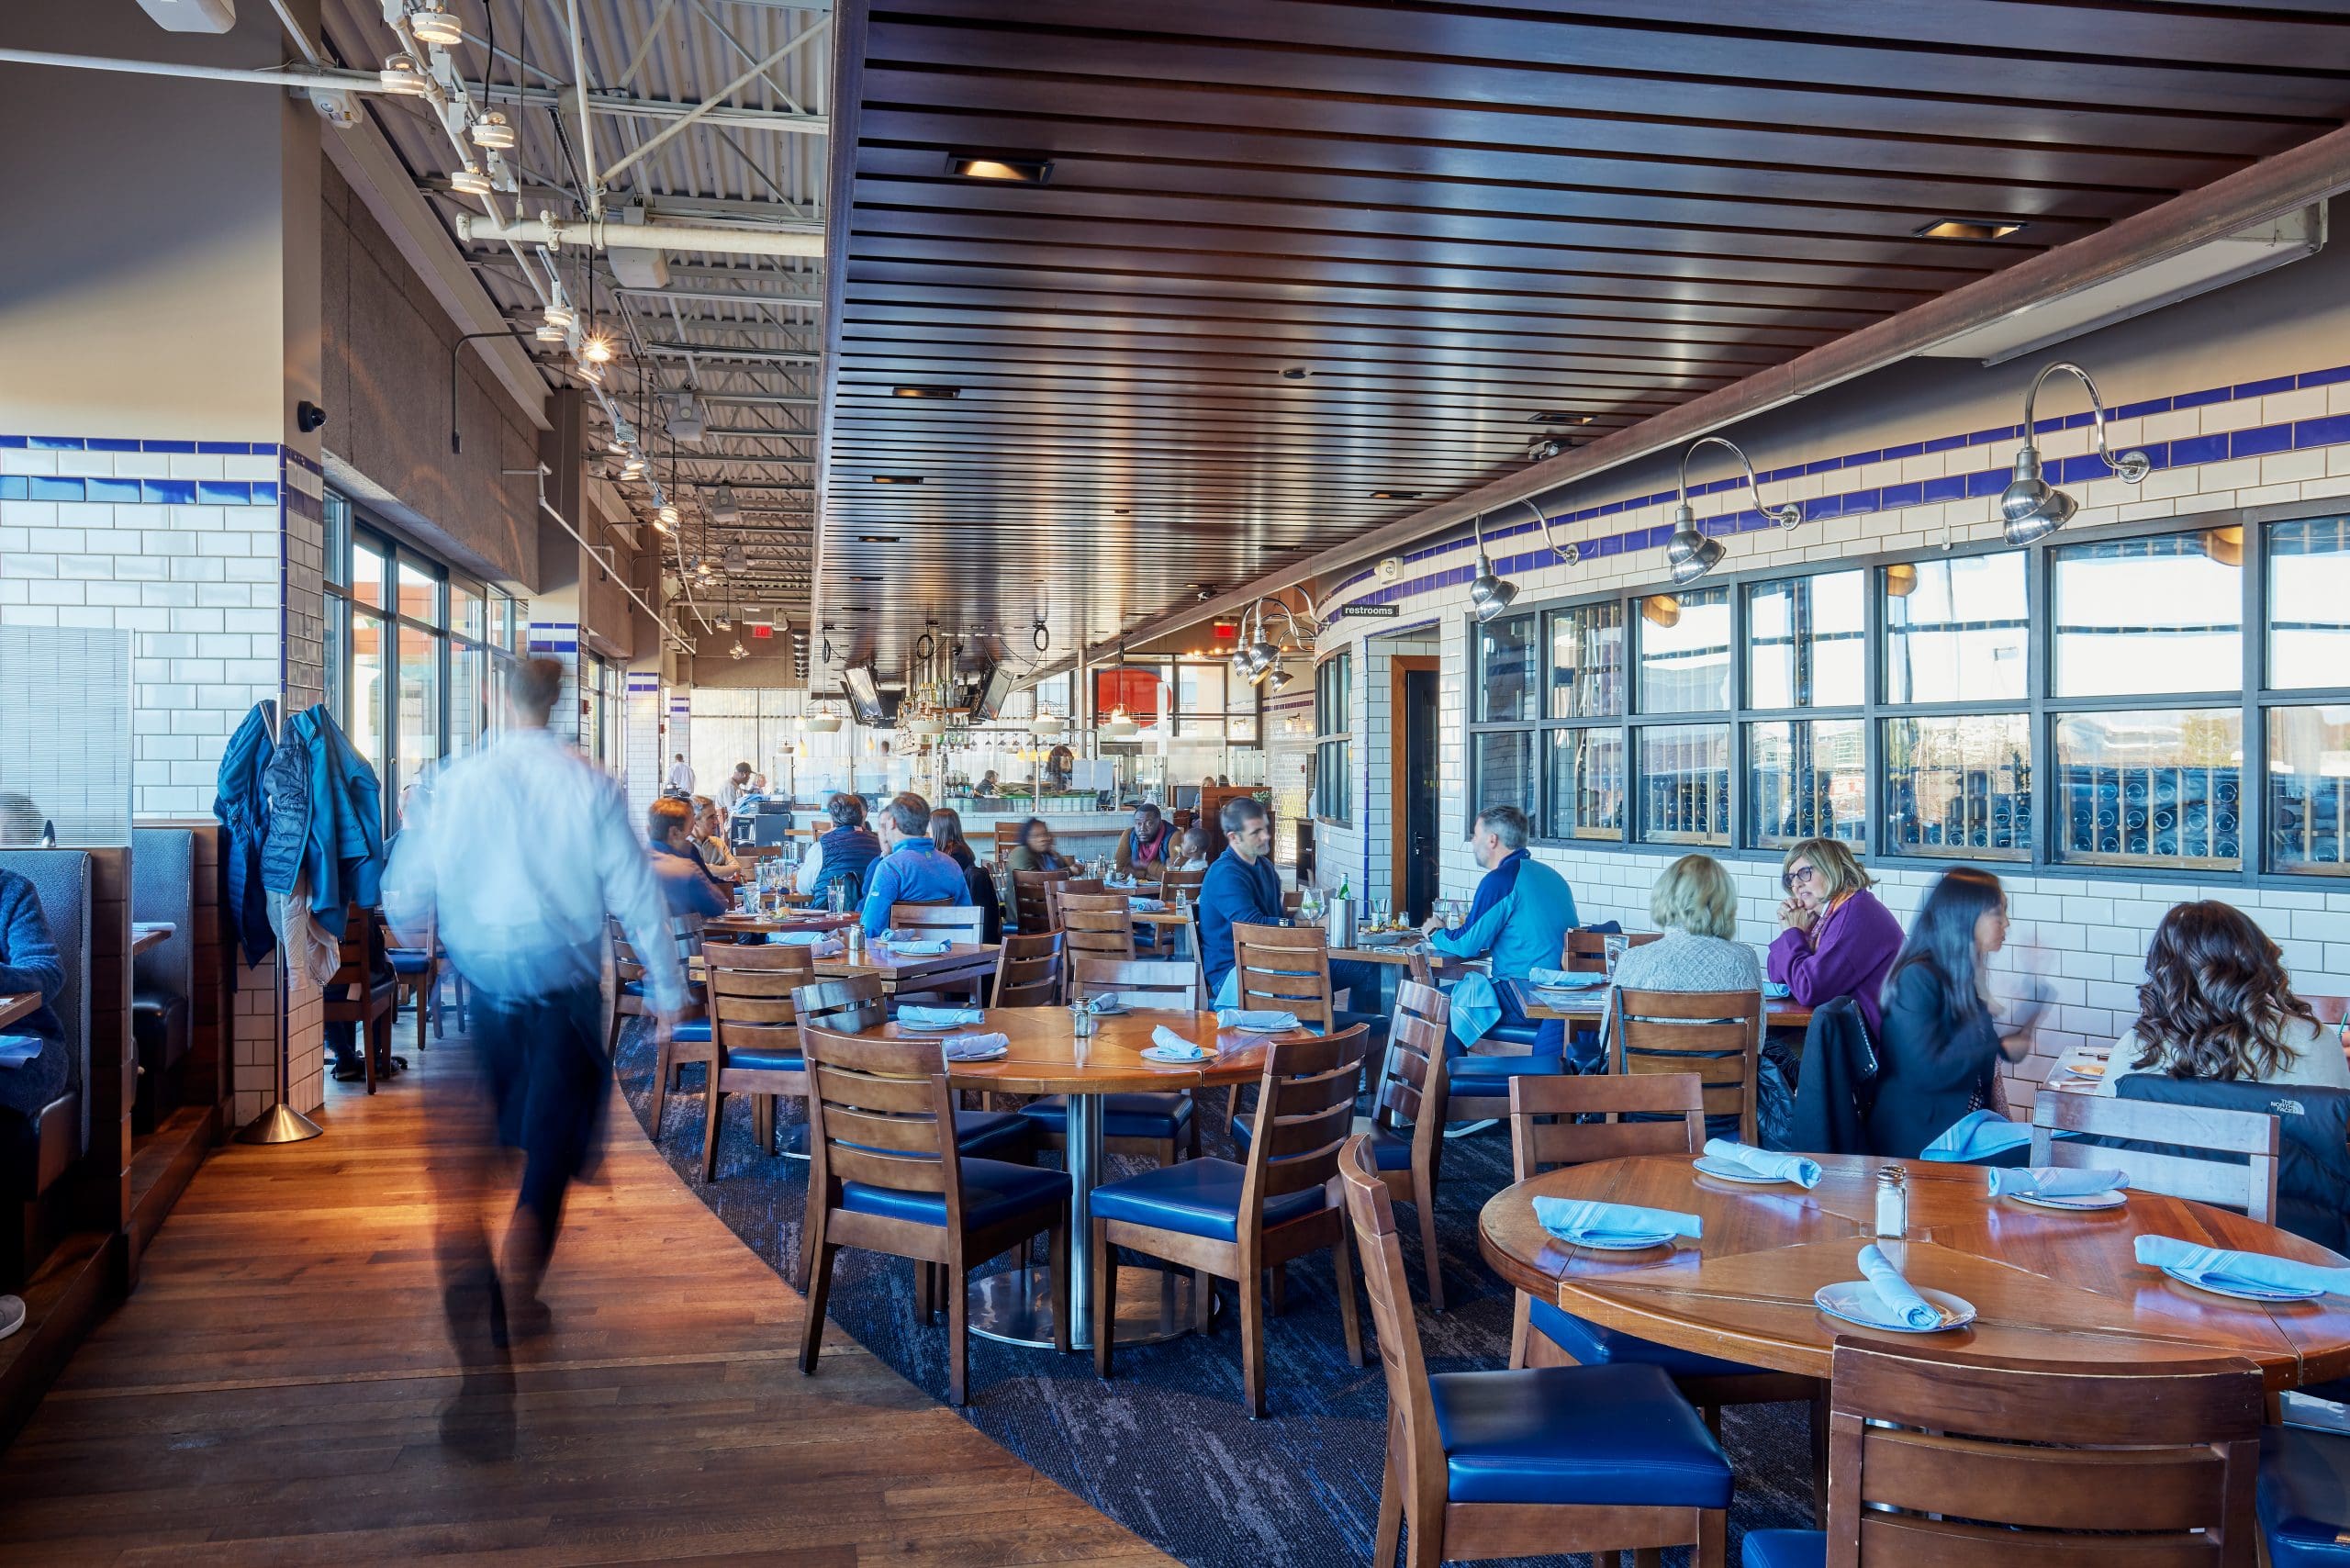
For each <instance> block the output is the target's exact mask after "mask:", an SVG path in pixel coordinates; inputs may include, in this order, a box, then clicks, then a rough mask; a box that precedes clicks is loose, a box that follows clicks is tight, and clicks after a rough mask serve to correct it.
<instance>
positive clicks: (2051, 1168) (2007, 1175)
mask: <svg viewBox="0 0 2350 1568" xmlns="http://www.w3.org/2000/svg"><path fill="white" fill-rule="evenodd" d="M2129 1184H2130V1175H2129V1172H2127V1171H2124V1170H2091V1169H2089V1168H2088V1167H2087V1166H2084V1167H2082V1168H2081V1169H2079V1170H2075V1169H2073V1168H2072V1167H2071V1166H2069V1165H2019V1166H2015V1167H2012V1168H2010V1169H2008V1170H1993V1171H1992V1172H1991V1195H1992V1196H1993V1197H1995V1198H1997V1197H2000V1196H2006V1197H2010V1198H2093V1197H2096V1196H2097V1195H2098V1193H2111V1192H2116V1191H2119V1190H2120V1189H2121V1188H2123V1187H2127V1186H2128V1185H2129Z"/></svg>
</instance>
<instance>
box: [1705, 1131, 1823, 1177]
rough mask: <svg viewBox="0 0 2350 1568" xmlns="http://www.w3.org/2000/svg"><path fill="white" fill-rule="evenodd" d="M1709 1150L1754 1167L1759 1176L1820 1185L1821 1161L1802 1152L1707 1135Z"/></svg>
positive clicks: (1712, 1154)
mask: <svg viewBox="0 0 2350 1568" xmlns="http://www.w3.org/2000/svg"><path fill="white" fill-rule="evenodd" d="M1706 1152H1707V1154H1708V1155H1710V1156H1712V1157H1713V1158H1714V1159H1726V1160H1728V1161H1729V1162H1730V1163H1731V1164H1732V1165H1736V1166H1740V1167H1741V1168H1743V1169H1745V1170H1751V1171H1753V1172H1754V1174H1756V1175H1757V1176H1769V1177H1771V1178H1773V1179H1774V1180H1776V1181H1780V1182H1794V1183H1795V1184H1796V1186H1798V1187H1806V1188H1808V1187H1817V1186H1818V1185H1819V1178H1820V1174H1821V1172H1820V1169H1819V1161H1818V1160H1817V1159H1805V1158H1804V1157H1803V1156H1802V1155H1800V1154H1780V1153H1778V1152H1776V1151H1774V1150H1772V1149H1767V1148H1755V1147H1754V1146H1753V1145H1752V1144H1751V1143H1732V1142H1731V1141H1730V1140H1729V1139H1728V1138H1721V1137H1709V1138H1707V1140H1706Z"/></svg>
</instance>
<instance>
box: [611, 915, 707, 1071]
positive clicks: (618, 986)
mask: <svg viewBox="0 0 2350 1568" xmlns="http://www.w3.org/2000/svg"><path fill="white" fill-rule="evenodd" d="M604 928H605V930H606V931H607V932H608V933H609V934H610V937H611V943H612V969H613V974H612V1004H611V1008H610V1011H609V1012H607V1013H606V1014H605V1015H604V1055H605V1056H606V1057H607V1058H610V1057H611V1056H612V1055H613V1054H614V1053H615V1052H617V1051H618V1050H619V1049H620V1043H621V1024H622V1023H624V1022H625V1021H627V1020H628V1019H631V1018H642V1017H643V1016H645V1015H646V1014H647V1013H648V1012H649V1011H650V1009H648V1008H647V1007H646V1006H645V1003H644V960H643V959H642V958H638V957H637V953H636V947H635V946H634V945H633V944H632V943H631V942H630V941H629V939H628V933H626V932H625V931H622V930H621V923H620V921H619V920H617V919H616V918H614V917H612V916H610V915H607V916H605V917H604ZM670 931H671V935H673V937H674V938H675V939H676V941H677V962H678V964H679V966H680V967H687V959H688V958H689V957H690V956H691V943H690V940H689V938H688V936H687V935H685V934H684V933H683V932H682V931H681V930H680V928H679V927H678V926H677V924H676V923H675V922H672V923H671V925H670ZM686 995H687V999H688V1003H689V1007H688V1016H689V1017H690V1016H692V1015H693V1011H692V1010H693V1009H696V1008H699V1005H700V1003H701V1000H702V986H701V982H700V981H699V980H695V979H694V978H692V975H691V973H690V972H688V975H687V979H686Z"/></svg>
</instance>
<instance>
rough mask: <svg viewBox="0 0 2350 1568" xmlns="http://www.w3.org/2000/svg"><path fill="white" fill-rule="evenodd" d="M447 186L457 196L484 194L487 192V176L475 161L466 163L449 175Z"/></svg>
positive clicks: (488, 187)
mask: <svg viewBox="0 0 2350 1568" xmlns="http://www.w3.org/2000/svg"><path fill="white" fill-rule="evenodd" d="M449 188H450V189H451V190H453V191H455V192H456V193H457V194H458V195H459V196H487V195H488V194H489V189H490V186H489V176H488V175H487V174H483V173H482V172H481V166H480V165H479V164H477V163H467V164H465V165H464V167H463V168H461V169H459V170H457V171H456V172H455V173H454V174H451V175H450V176H449Z"/></svg>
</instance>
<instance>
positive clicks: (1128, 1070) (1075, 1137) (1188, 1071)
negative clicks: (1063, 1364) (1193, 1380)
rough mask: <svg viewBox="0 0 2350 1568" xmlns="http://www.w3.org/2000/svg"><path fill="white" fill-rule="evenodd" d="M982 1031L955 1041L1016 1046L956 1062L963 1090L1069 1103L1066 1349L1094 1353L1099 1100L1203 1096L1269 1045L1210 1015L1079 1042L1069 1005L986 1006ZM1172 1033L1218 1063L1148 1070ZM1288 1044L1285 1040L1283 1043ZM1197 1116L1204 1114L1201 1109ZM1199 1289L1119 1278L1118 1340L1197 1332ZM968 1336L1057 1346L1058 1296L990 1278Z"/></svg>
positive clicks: (1165, 1277) (1167, 1279)
mask: <svg viewBox="0 0 2350 1568" xmlns="http://www.w3.org/2000/svg"><path fill="white" fill-rule="evenodd" d="M985 1020H986V1021H985V1022H984V1023H981V1024H978V1025H967V1026H965V1027H963V1028H960V1029H956V1030H952V1031H948V1032H949V1033H952V1034H957V1035H979V1034H987V1033H990V1032H992V1033H996V1034H1001V1035H1003V1036H1006V1037H1007V1038H1008V1039H1009V1041H1010V1048H1009V1050H1008V1051H1007V1052H1006V1053H1005V1054H1004V1055H1003V1056H1002V1057H999V1058H996V1059H995V1060H993V1061H971V1062H949V1063H948V1064H947V1075H948V1078H949V1080H950V1081H952V1082H953V1083H954V1084H955V1086H956V1087H957V1088H958V1089H976V1090H992V1091H994V1092H998V1093H1009V1094H1059V1095H1064V1096H1066V1097H1067V1102H1068V1105H1069V1113H1068V1122H1067V1130H1066V1137H1065V1141H1066V1143H1067V1145H1068V1153H1067V1155H1066V1159H1068V1162H1069V1186H1070V1189H1071V1204H1072V1213H1071V1215H1070V1225H1071V1228H1070V1231H1069V1238H1070V1239H1069V1314H1070V1316H1071V1317H1072V1319H1073V1320H1074V1321H1072V1322H1071V1323H1070V1325H1069V1342H1070V1343H1071V1344H1072V1345H1073V1346H1075V1347H1076V1348H1077V1349H1080V1350H1091V1348H1092V1344H1093V1333H1092V1322H1093V1281H1092V1255H1093V1201H1092V1200H1093V1188H1094V1185H1095V1184H1096V1182H1099V1181H1100V1180H1101V1170H1102V1096H1103V1095H1105V1094H1128V1093H1137V1092H1139V1093H1149V1092H1165V1091H1169V1090H1177V1089H1203V1088H1210V1087H1214V1086H1216V1085H1220V1084H1231V1083H1242V1082H1247V1081H1251V1080H1253V1079H1255V1078H1257V1077H1258V1076H1259V1074H1260V1073H1262V1072H1263V1071H1264V1069H1265V1049H1264V1041H1265V1039H1266V1036H1262V1035H1250V1034H1245V1033H1243V1032H1241V1031H1239V1030H1237V1029H1219V1028H1218V1027H1217V1025H1216V1021H1215V1014H1213V1013H1145V1012H1132V1013H1124V1014H1113V1015H1112V1016H1109V1017H1105V1018H1097V1019H1096V1020H1095V1021H1094V1023H1095V1029H1096V1033H1095V1034H1094V1035H1093V1036H1091V1038H1089V1039H1082V1040H1080V1039H1079V1038H1078V1037H1077V1035H1076V1032H1075V1030H1074V1028H1073V1026H1072V1025H1071V1023H1070V1018H1069V1010H1068V1009H1067V1008H1065V1007H995V1008H989V1009H988V1010H987V1012H986V1014H985ZM1161 1027H1165V1028H1168V1029H1171V1030H1173V1031H1174V1032H1175V1033H1176V1034H1178V1035H1180V1036H1182V1037H1183V1038H1185V1039H1187V1040H1190V1041H1192V1043H1194V1044H1195V1045H1197V1046H1199V1047H1201V1048H1202V1049H1203V1050H1207V1051H1211V1052H1213V1053H1214V1055H1212V1056H1211V1057H1209V1058H1208V1059H1206V1060H1205V1061H1201V1062H1194V1063H1190V1064H1187V1065H1183V1066H1165V1065H1162V1064H1160V1063H1158V1062H1154V1061H1148V1060H1146V1059H1145V1058H1143V1056H1142V1051H1143V1049H1144V1047H1147V1046H1148V1045H1149V1044H1150V1036H1151V1031H1153V1030H1154V1029H1158V1028H1161ZM888 1032H889V1034H890V1036H891V1037H893V1038H896V1039H933V1040H934V1039H937V1038H939V1037H940V1033H939V1031H936V1030H918V1029H908V1028H906V1027H905V1026H904V1025H900V1024H896V1023H892V1024H890V1025H889V1029H888ZM1275 1037H1277V1038H1278V1037H1280V1036H1275ZM1192 1114H1193V1115H1195V1116H1199V1115H1205V1114H1207V1111H1206V1108H1205V1107H1204V1106H1201V1105H1196V1104H1195V1105H1193V1106H1192ZM1191 1292H1192V1281H1191V1276H1190V1274H1188V1273H1184V1272H1180V1271H1161V1270H1158V1269H1143V1268H1132V1267H1129V1268H1123V1269H1121V1270H1120V1271H1119V1272H1118V1320H1117V1329H1116V1333H1117V1342H1118V1343H1119V1344H1121V1345H1126V1344H1151V1343H1155V1342H1157V1341H1158V1340H1160V1339H1171V1338H1174V1337H1175V1336H1177V1335H1178V1334H1183V1333H1187V1332H1189V1331H1190V1327H1191V1321H1192V1296H1191ZM968 1321H969V1324H970V1327H971V1332H973V1333H974V1334H984V1335H986V1336H987V1337H988V1338H992V1339H1001V1340H1004V1341H1007V1342H1010V1343H1013V1344H1022V1345H1050V1344H1051V1343H1052V1342H1053V1293H1052V1289H1051V1282H1050V1279H1049V1277H1048V1276H1047V1274H1046V1271H1045V1270H1044V1269H1042V1268H1038V1267H1035V1266H1031V1265H1023V1266H1022V1267H1020V1268H1018V1269H1013V1270H1010V1271H1006V1272H1003V1273H999V1274H990V1275H988V1276H986V1277H984V1278H982V1279H980V1280H979V1281H978V1282H975V1284H974V1285H973V1287H972V1297H971V1305H970V1316H969V1319H968Z"/></svg>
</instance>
